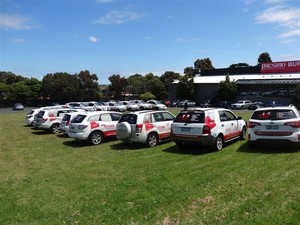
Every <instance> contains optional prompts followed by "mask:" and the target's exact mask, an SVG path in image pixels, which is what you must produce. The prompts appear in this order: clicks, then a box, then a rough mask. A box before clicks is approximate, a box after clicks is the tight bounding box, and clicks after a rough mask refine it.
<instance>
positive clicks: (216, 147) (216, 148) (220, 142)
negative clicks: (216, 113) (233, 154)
mask: <svg viewBox="0 0 300 225" xmlns="http://www.w3.org/2000/svg"><path fill="white" fill-rule="evenodd" d="M223 145H224V139H223V136H222V135H220V134H219V135H218V137H217V138H216V140H215V143H214V144H213V146H212V149H213V150H214V151H220V150H221V149H222V148H223Z"/></svg>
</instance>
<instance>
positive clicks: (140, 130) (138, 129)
mask: <svg viewBox="0 0 300 225" xmlns="http://www.w3.org/2000/svg"><path fill="white" fill-rule="evenodd" d="M142 129H143V124H137V125H136V133H141V132H142Z"/></svg>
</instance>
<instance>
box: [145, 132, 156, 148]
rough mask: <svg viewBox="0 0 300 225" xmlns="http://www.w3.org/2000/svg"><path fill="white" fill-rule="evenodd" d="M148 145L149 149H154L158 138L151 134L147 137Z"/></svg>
mask: <svg viewBox="0 0 300 225" xmlns="http://www.w3.org/2000/svg"><path fill="white" fill-rule="evenodd" d="M146 142H147V145H148V147H154V146H156V145H157V143H158V136H157V134H155V133H150V134H149V135H148V137H147V141H146Z"/></svg>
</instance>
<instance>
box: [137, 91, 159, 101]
mask: <svg viewBox="0 0 300 225" xmlns="http://www.w3.org/2000/svg"><path fill="white" fill-rule="evenodd" d="M139 99H141V100H144V101H148V100H150V99H156V97H155V95H154V94H152V93H151V92H146V93H144V94H140V96H139Z"/></svg>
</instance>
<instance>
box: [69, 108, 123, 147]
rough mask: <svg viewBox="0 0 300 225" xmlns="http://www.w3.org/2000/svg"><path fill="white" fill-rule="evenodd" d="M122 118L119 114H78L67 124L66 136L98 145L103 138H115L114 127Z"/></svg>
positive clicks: (103, 112)
mask: <svg viewBox="0 0 300 225" xmlns="http://www.w3.org/2000/svg"><path fill="white" fill-rule="evenodd" d="M121 116H122V113H119V112H108V111H95V112H88V113H84V114H78V115H77V116H76V117H75V118H74V119H72V120H71V123H70V124H69V132H68V136H69V137H71V138H74V139H77V140H88V141H89V142H90V143H91V144H93V145H98V144H101V143H102V142H103V140H104V139H105V138H108V137H115V136H116V125H117V123H118V121H119V119H120V117H121Z"/></svg>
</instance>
